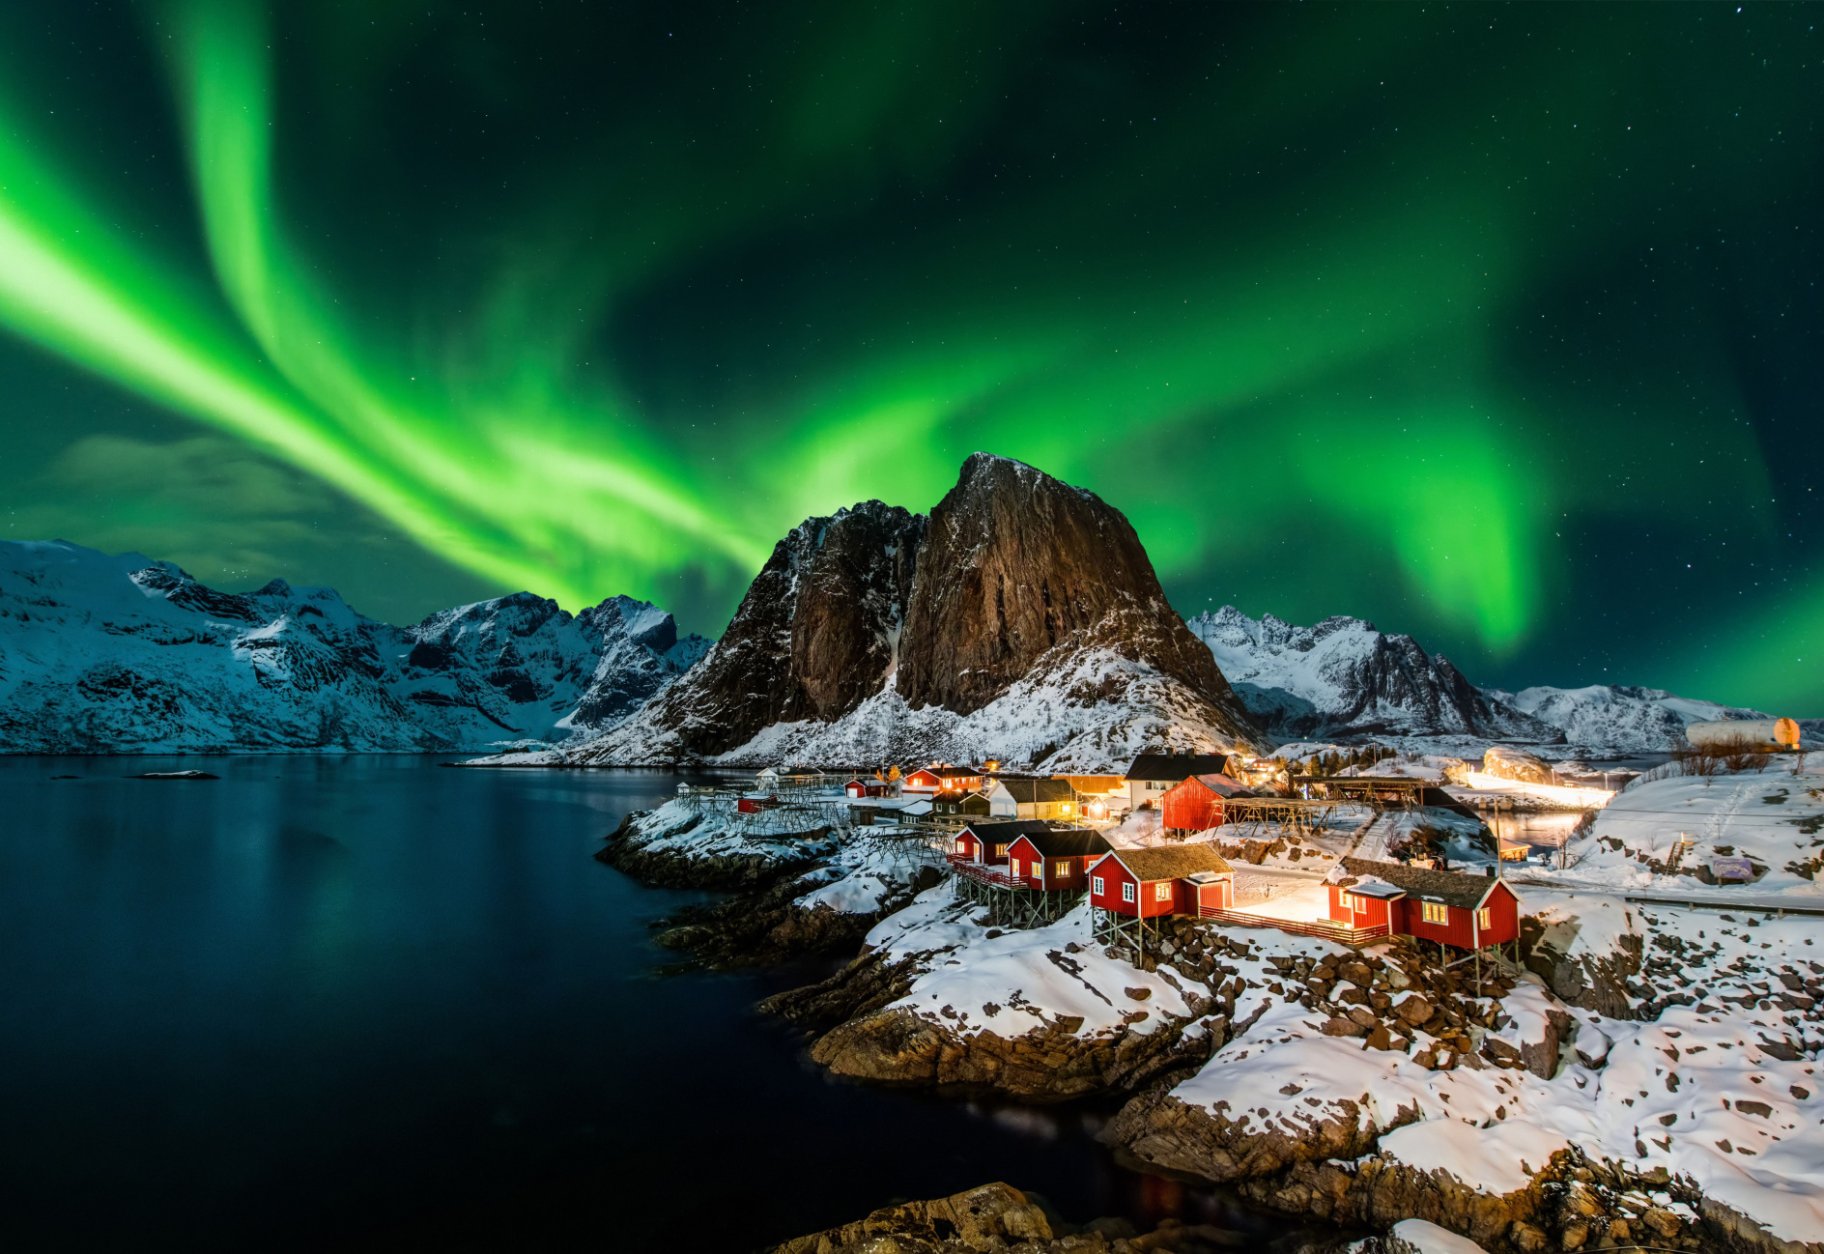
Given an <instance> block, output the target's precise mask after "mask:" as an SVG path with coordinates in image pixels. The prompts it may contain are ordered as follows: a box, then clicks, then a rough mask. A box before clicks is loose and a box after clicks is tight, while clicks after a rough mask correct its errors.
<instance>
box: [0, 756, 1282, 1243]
mask: <svg viewBox="0 0 1824 1254" xmlns="http://www.w3.org/2000/svg"><path fill="white" fill-rule="evenodd" d="M180 768H199V769H204V770H208V771H212V772H214V773H216V774H218V775H220V776H221V778H220V779H218V780H208V781H182V782H179V781H154V780H141V779H134V778H130V777H131V776H133V775H136V774H138V773H139V772H142V771H148V770H172V769H180ZM63 776H72V777H73V778H60V777H63ZM680 778H683V777H680V776H678V775H674V774H668V773H651V772H621V771H613V772H607V771H602V772H574V771H572V772H538V771H470V770H447V769H440V768H439V766H438V764H437V763H436V762H435V761H434V760H430V759H424V758H415V757H264V758H262V757H241V758H207V759H200V758H189V759H174V758H160V759H146V758H137V759H133V758H6V757H0V1199H3V1203H0V1244H5V1245H6V1246H7V1247H9V1248H13V1249H26V1248H31V1249H38V1248H52V1247H55V1248H65V1249H87V1248H95V1247H98V1246H102V1245H108V1244H120V1245H122V1246H124V1247H126V1248H137V1249H144V1248H167V1247H182V1248H185V1249H204V1248H209V1249H244V1248H250V1247H253V1246H256V1245H257V1246H265V1247H272V1246H280V1247H287V1248H322V1247H324V1246H327V1245H337V1246H342V1247H347V1246H349V1245H356V1246H366V1245H372V1246H381V1245H385V1246H394V1245H398V1244H401V1243H405V1242H415V1241H417V1240H424V1239H434V1240H439V1241H443V1242H446V1243H453V1244H455V1245H458V1246H470V1245H474V1244H492V1243H495V1242H500V1243H513V1244H514V1245H515V1246H516V1247H517V1248H541V1247H551V1246H556V1245H568V1244H570V1243H572V1242H573V1241H575V1240H578V1239H590V1240H592V1241H595V1242H601V1243H603V1244H605V1246H606V1247H607V1248H618V1249H644V1248H656V1247H661V1246H662V1247H664V1248H672V1249H743V1248H749V1247H751V1246H754V1245H756V1244H759V1243H761V1242H764V1241H766V1240H768V1239H778V1238H781V1237H784V1236H788V1235H792V1234H795V1233H798V1232H804V1231H809V1230H812V1229H815V1228H818V1227H821V1226H826V1225H828V1224H832V1223H836V1222H841V1221H844V1220H847V1219H850V1218H858V1217H860V1216H861V1215H862V1214H864V1213H866V1212H867V1211H868V1210H869V1209H871V1208H873V1207H876V1206H879V1205H883V1204H885V1203H887V1202H889V1201H891V1200H894V1199H896V1198H902V1197H926V1196H936V1195H940V1194H944V1193H948V1192H952V1191H955V1190H957V1189H961V1188H965V1187H968V1186H971V1185H975V1184H980V1183H984V1182H986V1181H989V1180H998V1179H1005V1180H1008V1181H1009V1182H1011V1183H1015V1184H1017V1185H1020V1186H1021V1187H1025V1188H1030V1189H1035V1190H1038V1191H1040V1192H1042V1193H1044V1194H1045V1195H1047V1196H1048V1197H1049V1198H1050V1199H1052V1201H1053V1202H1054V1203H1055V1204H1057V1206H1058V1207H1059V1209H1060V1210H1061V1211H1062V1212H1063V1213H1065V1214H1066V1215H1068V1216H1071V1217H1073V1218H1078V1219H1084V1218H1089V1217H1091V1216H1094V1215H1100V1214H1128V1215H1133V1216H1136V1217H1138V1216H1141V1215H1143V1214H1146V1213H1147V1212H1157V1211H1159V1210H1160V1209H1161V1208H1163V1209H1165V1210H1168V1211H1169V1210H1170V1209H1171V1208H1172V1207H1173V1206H1175V1205H1179V1204H1181V1202H1180V1191H1178V1190H1176V1189H1175V1188H1174V1187H1173V1186H1170V1185H1168V1184H1166V1183H1165V1182H1162V1181H1157V1180H1151V1179H1148V1178H1145V1177H1140V1176H1135V1175H1130V1174H1128V1173H1125V1172H1122V1171H1120V1170H1118V1169H1116V1168H1115V1167H1113V1166H1112V1164H1111V1163H1110V1162H1109V1160H1108V1158H1107V1155H1106V1154H1105V1153H1104V1152H1103V1151H1102V1150H1101V1149H1100V1148H1099V1147H1098V1146H1096V1145H1095V1144H1094V1143H1093V1141H1092V1140H1091V1138H1090V1135H1089V1133H1088V1131H1087V1130H1086V1129H1085V1127H1084V1126H1083V1122H1082V1119H1081V1117H1080V1116H1073V1115H1065V1116H1063V1117H1062V1118H1059V1119H1055V1120H1054V1119H1048V1118H1043V1117H1039V1116H1036V1115H1033V1114H1031V1113H1030V1112H1015V1113H1007V1112H1002V1113H999V1114H996V1113H993V1112H983V1111H978V1110H972V1109H971V1108H969V1107H967V1106H964V1105H961V1104H958V1103H954V1102H947V1101H942V1100H938V1099H934V1098H929V1097H925V1096H922V1095H918V1094H912V1093H896V1092H887V1091H882V1090H879V1089H868V1088H860V1087H856V1086H851V1085H842V1084H835V1083H831V1082H829V1081H828V1080H827V1079H825V1078H824V1077H823V1076H821V1075H820V1074H819V1073H818V1072H817V1071H816V1070H815V1069H813V1068H812V1067H810V1065H809V1064H808V1063H807V1062H805V1061H804V1060H803V1058H802V1051H801V1049H800V1048H799V1046H798V1044H797V1043H796V1042H795V1040H794V1039H793V1038H792V1037H791V1036H790V1035H789V1034H787V1033H786V1032H785V1031H784V1030H783V1029H781V1028H780V1027H779V1026H778V1025H776V1024H773V1023H770V1022H768V1021H767V1020H764V1019H762V1018H760V1017H759V1016H757V1015H755V1014H754V1013H753V1011H752V1005H753V1003H754V1001H755V1000H756V999H757V998H758V997H760V996H762V995H764V993H766V992H767V991H770V987H771V986H774V985H776V984H777V983H778V982H779V981H780V980H781V979H782V978H785V977H783V976H781V975H780V974H778V973H774V974H770V975H759V974H740V975H723V974H708V973H703V972H700V971H688V972H683V973H672V974H661V973H660V969H661V968H663V967H665V966H667V965H668V964H671V963H672V962H673V959H674V956H673V955H670V954H668V953H666V952H665V951H664V950H662V949H660V948H658V947H656V946H655V945H654V944H653V943H652V941H651V933H650V927H649V925H650V923H651V921H652V920H653V919H655V918H657V917H660V916H662V915H664V914H665V913H666V912H668V911H670V910H674V909H676V908H677V907H678V906H680V905H682V904H684V903H686V902H689V901H693V900H700V899H701V898H702V895H700V894H686V893H677V892H668V891H660V890H653V889H647V888H643V887H641V886H639V885H637V884H635V883H634V882H632V881H630V880H629V879H627V878H626V877H625V876H623V875H621V874H620V873H618V872H616V871H613V870H611V869H609V868H607V867H605V866H602V865H600V864H599V863H596V862H593V861H591V858H590V855H591V854H593V853H594V852H595V851H596V849H597V848H599V846H600V842H601V838H602V836H603V834H604V833H606V832H608V831H610V830H612V828H613V827H614V826H615V824H616V823H617V822H619V820H620V818H621V816H622V815H623V814H624V813H625V812H627V811H628V810H630V809H638V808H644V807H647V806H650V805H652V804H654V803H655V802H657V801H658V800H660V799H662V798H663V797H664V796H666V795H668V794H670V793H671V792H672V791H673V790H674V789H675V788H676V786H677V784H678V782H679V780H680ZM798 974H799V975H801V976H802V975H804V974H805V973H803V972H801V973H798ZM813 974H814V973H813ZM1185 1202H1186V1203H1191V1202H1194V1199H1185ZM1186 1217H1187V1218H1191V1217H1194V1216H1189V1215H1187V1216H1186ZM1230 1218H1231V1219H1232V1220H1235V1221H1237V1222H1244V1223H1245V1222H1246V1220H1245V1219H1241V1218H1239V1217H1234V1216H1230Z"/></svg>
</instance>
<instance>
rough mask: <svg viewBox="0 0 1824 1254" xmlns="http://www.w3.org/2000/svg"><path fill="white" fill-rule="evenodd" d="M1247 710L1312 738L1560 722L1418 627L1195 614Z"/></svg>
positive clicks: (1537, 738)
mask: <svg viewBox="0 0 1824 1254" xmlns="http://www.w3.org/2000/svg"><path fill="white" fill-rule="evenodd" d="M1188 626H1189V627H1190V629H1191V631H1192V633H1193V634H1195V635H1196V636H1197V637H1198V638H1199V639H1200V640H1202V641H1203V642H1204V643H1205V644H1206V645H1208V646H1209V649H1210V652H1211V654H1213V655H1214V656H1215V658H1216V665H1217V666H1218V667H1219V668H1220V669H1221V670H1222V673H1223V674H1224V675H1225V676H1227V678H1228V680H1229V683H1230V685H1231V686H1233V687H1234V689H1235V691H1236V693H1237V694H1238V695H1239V696H1240V697H1241V699H1242V701H1243V702H1245V703H1246V705H1247V707H1248V711H1249V713H1251V714H1253V715H1254V717H1255V718H1256V719H1257V720H1258V721H1259V722H1261V723H1262V724H1263V725H1265V726H1266V727H1268V728H1269V729H1270V730H1271V731H1273V732H1274V733H1276V734H1278V735H1280V736H1284V737H1290V738H1299V739H1309V738H1324V737H1332V736H1362V735H1373V736H1382V737H1409V736H1475V737H1482V738H1486V739H1502V740H1508V739H1511V740H1525V741H1530V742H1535V743H1537V742H1546V741H1554V740H1559V739H1562V737H1561V736H1560V735H1559V734H1558V733H1557V731H1556V729H1554V728H1553V727H1551V726H1548V725H1546V724H1545V723H1543V722H1541V721H1539V720H1538V719H1535V718H1532V717H1530V716H1529V715H1528V714H1526V713H1524V712H1522V711H1521V710H1518V709H1515V708H1513V707H1512V706H1511V705H1508V704H1506V703H1505V702H1503V701H1502V700H1500V699H1499V698H1498V697H1497V696H1495V695H1494V694H1491V693H1487V692H1484V691H1483V690H1481V689H1479V688H1477V687H1476V686H1475V685H1474V684H1472V683H1470V682H1469V680H1468V679H1466V678H1464V676H1463V673H1462V672H1461V671H1459V670H1458V669H1457V668H1456V667H1454V666H1452V665H1451V664H1450V662H1449V660H1448V659H1446V658H1444V657H1441V656H1433V655H1432V654H1429V653H1427V652H1426V651H1425V650H1424V649H1423V648H1421V647H1420V646H1419V643H1418V641H1416V640H1414V639H1413V638H1412V637H1411V636H1400V635H1390V634H1388V633H1386V632H1382V631H1379V630H1377V629H1376V628H1375V626H1374V624H1373V623H1369V622H1364V621H1363V620H1362V619H1359V618H1345V617H1341V616H1338V617H1334V618H1326V619H1325V620H1324V621H1323V622H1321V623H1318V624H1317V625H1316V626H1314V627H1296V626H1293V625H1292V624H1290V623H1287V622H1283V621H1282V620H1280V619H1278V618H1275V617H1273V615H1271V614H1268V615H1265V616H1263V617H1262V618H1260V619H1252V618H1249V617H1248V616H1247V615H1246V614H1243V613H1242V612H1241V611H1240V610H1238V609H1236V608H1235V607H1234V606H1232V605H1225V606H1223V607H1222V608H1221V609H1220V610H1217V611H1216V612H1215V613H1213V614H1200V615H1198V616H1197V617H1196V618H1193V619H1191V620H1190V622H1189V624H1188Z"/></svg>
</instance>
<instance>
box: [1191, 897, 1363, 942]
mask: <svg viewBox="0 0 1824 1254" xmlns="http://www.w3.org/2000/svg"><path fill="white" fill-rule="evenodd" d="M1197 914H1198V917H1199V918H1204V919H1211V920H1214V921H1215V922H1218V923H1232V924H1234V925H1236V926H1237V927H1271V928H1277V929H1279V930H1280V931H1282V932H1291V933H1292V934H1293V935H1295V936H1316V937H1320V938H1321V939H1323V940H1333V941H1336V942H1338V943H1339V944H1343V945H1360V944H1362V943H1363V942H1365V941H1371V940H1377V939H1379V938H1380V937H1383V936H1386V935H1388V928H1387V925H1386V924H1385V923H1382V924H1378V925H1377V926H1374V927H1344V926H1343V925H1342V924H1340V923H1329V922H1325V921H1323V920H1313V921H1311V922H1308V923H1307V922H1301V921H1300V920H1297V919H1273V918H1269V917H1267V916H1266V915H1264V914H1245V913H1243V912H1242V911H1240V910H1223V909H1220V908H1218V907H1216V906H1204V907H1202V908H1201V909H1199V910H1198V912H1197Z"/></svg>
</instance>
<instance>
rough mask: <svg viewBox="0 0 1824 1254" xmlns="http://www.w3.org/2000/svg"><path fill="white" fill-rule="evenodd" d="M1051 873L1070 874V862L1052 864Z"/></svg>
mask: <svg viewBox="0 0 1824 1254" xmlns="http://www.w3.org/2000/svg"><path fill="white" fill-rule="evenodd" d="M1051 873H1052V874H1053V875H1069V874H1070V863H1068V862H1059V863H1056V864H1054V865H1053V866H1052V868H1051Z"/></svg>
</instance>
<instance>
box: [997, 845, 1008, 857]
mask: <svg viewBox="0 0 1824 1254" xmlns="http://www.w3.org/2000/svg"><path fill="white" fill-rule="evenodd" d="M994 856H995V857H997V858H1005V857H1006V856H1007V846H1006V845H996V846H995V847H994Z"/></svg>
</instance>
